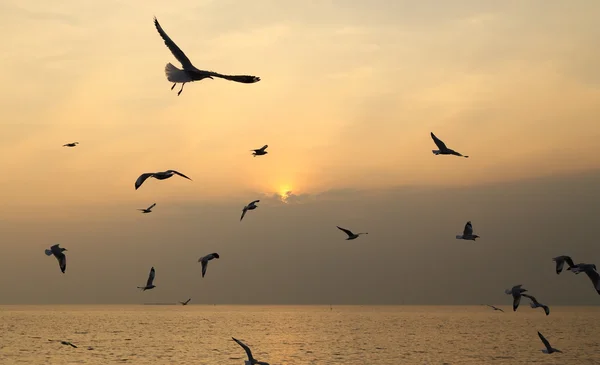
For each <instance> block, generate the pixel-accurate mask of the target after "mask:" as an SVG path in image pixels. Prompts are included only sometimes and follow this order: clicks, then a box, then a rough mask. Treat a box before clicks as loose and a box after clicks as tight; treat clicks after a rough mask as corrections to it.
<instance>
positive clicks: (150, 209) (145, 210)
mask: <svg viewBox="0 0 600 365" xmlns="http://www.w3.org/2000/svg"><path fill="white" fill-rule="evenodd" d="M155 205H156V203H154V204H152V205H151V206H149V207H148V208H146V209H138V210H141V211H142V213H144V214H146V213H152V208H154V206H155Z"/></svg>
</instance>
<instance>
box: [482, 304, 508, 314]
mask: <svg viewBox="0 0 600 365" xmlns="http://www.w3.org/2000/svg"><path fill="white" fill-rule="evenodd" d="M486 305H487V306H488V307H490V308H492V309H493V310H495V311H500V312H502V313H504V311H503V310H502V309H500V308H498V307H494V306H493V305H489V304H486Z"/></svg>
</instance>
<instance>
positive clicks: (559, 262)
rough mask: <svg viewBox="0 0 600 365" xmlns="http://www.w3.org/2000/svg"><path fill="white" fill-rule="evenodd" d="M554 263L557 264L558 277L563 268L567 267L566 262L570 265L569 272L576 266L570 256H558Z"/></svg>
mask: <svg viewBox="0 0 600 365" xmlns="http://www.w3.org/2000/svg"><path fill="white" fill-rule="evenodd" d="M552 261H554V262H556V275H558V274H560V273H561V272H562V269H563V266H565V262H566V263H567V264H568V265H569V267H568V268H567V270H571V268H572V267H574V266H575V264H573V260H572V259H571V257H570V256H556V257H555V258H553V259H552Z"/></svg>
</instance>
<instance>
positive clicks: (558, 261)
mask: <svg viewBox="0 0 600 365" xmlns="http://www.w3.org/2000/svg"><path fill="white" fill-rule="evenodd" d="M555 261H556V273H557V274H560V272H561V271H562V269H563V266H565V260H563V258H562V257H561V258H557V259H556V260H555Z"/></svg>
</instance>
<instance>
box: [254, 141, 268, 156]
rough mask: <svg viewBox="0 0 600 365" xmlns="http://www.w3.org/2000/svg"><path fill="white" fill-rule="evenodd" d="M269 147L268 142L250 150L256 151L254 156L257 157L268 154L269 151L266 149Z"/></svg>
mask: <svg viewBox="0 0 600 365" xmlns="http://www.w3.org/2000/svg"><path fill="white" fill-rule="evenodd" d="M267 147H269V145H268V144H266V145H264V146H262V147H261V148H259V149H257V150H250V151H254V152H253V153H252V156H254V157H256V156H262V155H266V154H267V153H269V152H267V151H265V150H266V149H267Z"/></svg>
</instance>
